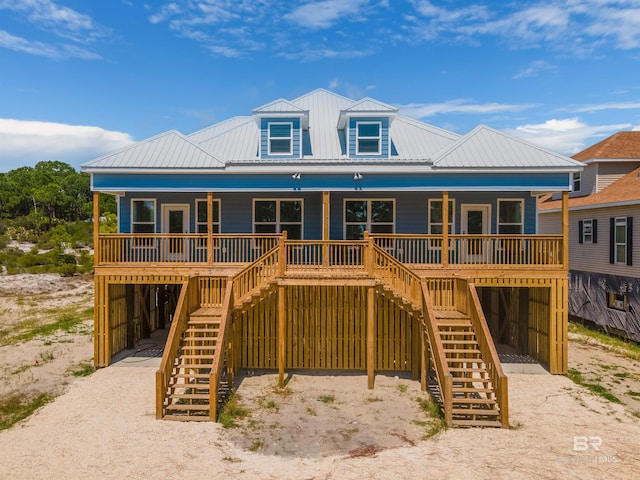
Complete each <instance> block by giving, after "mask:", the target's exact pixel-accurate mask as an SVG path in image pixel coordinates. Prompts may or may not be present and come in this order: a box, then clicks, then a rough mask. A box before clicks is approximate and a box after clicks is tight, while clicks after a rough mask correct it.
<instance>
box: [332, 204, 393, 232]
mask: <svg viewBox="0 0 640 480" xmlns="http://www.w3.org/2000/svg"><path fill="white" fill-rule="evenodd" d="M344 220H345V221H344V238H345V240H362V239H363V238H364V232H365V231H367V232H369V233H374V234H375V233H393V232H394V230H395V200H392V199H366V200H365V199H345V201H344Z"/></svg>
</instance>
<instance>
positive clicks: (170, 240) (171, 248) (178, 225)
mask: <svg viewBox="0 0 640 480" xmlns="http://www.w3.org/2000/svg"><path fill="white" fill-rule="evenodd" d="M162 233H168V234H169V235H168V236H167V238H166V239H165V240H164V241H163V242H162V246H161V256H162V257H164V258H166V259H167V260H169V261H184V260H187V252H188V248H187V239H186V238H185V237H184V236H183V234H185V233H189V205H186V204H185V205H163V206H162Z"/></svg>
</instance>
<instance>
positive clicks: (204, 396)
mask: <svg viewBox="0 0 640 480" xmlns="http://www.w3.org/2000/svg"><path fill="white" fill-rule="evenodd" d="M169 398H171V399H186V400H209V398H210V397H209V394H208V393H172V394H170V395H169Z"/></svg>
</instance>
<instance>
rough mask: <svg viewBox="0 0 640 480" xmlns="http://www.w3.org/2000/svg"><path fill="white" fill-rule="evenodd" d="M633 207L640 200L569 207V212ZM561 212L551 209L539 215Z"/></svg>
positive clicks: (557, 209)
mask: <svg viewBox="0 0 640 480" xmlns="http://www.w3.org/2000/svg"><path fill="white" fill-rule="evenodd" d="M633 205H640V200H626V201H624V202H609V203H593V204H591V205H579V206H577V207H569V211H570V212H577V211H579V210H599V209H601V208H610V207H629V206H633ZM561 211H562V208H550V209H549V210H541V211H540V212H539V214H540V215H544V214H545V213H558V212H561Z"/></svg>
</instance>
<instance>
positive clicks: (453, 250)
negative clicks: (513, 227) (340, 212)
mask: <svg viewBox="0 0 640 480" xmlns="http://www.w3.org/2000/svg"><path fill="white" fill-rule="evenodd" d="M371 237H372V238H373V239H374V242H375V243H376V245H378V246H379V247H381V248H383V249H384V250H385V251H387V253H389V254H390V255H392V256H393V257H395V258H396V259H397V260H399V261H401V262H402V263H406V264H415V265H425V266H432V267H436V266H442V265H443V261H444V260H445V258H443V256H442V253H443V250H444V249H443V238H442V235H433V234H430V235H425V234H375V235H372V236H371ZM562 242H563V237H562V235H538V234H534V235H527V234H520V235H501V234H482V235H468V234H452V235H448V246H449V248H448V250H447V257H446V260H447V265H448V266H459V265H469V266H480V265H482V266H488V267H501V266H505V265H527V266H529V267H532V268H537V267H540V268H548V267H550V266H551V267H558V268H564V264H563V259H562Z"/></svg>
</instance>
